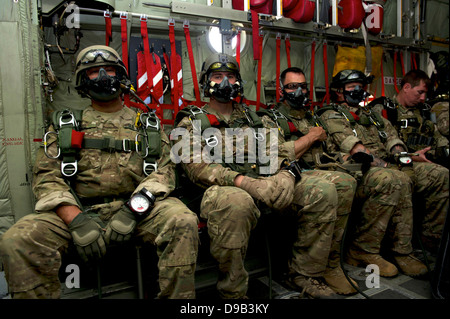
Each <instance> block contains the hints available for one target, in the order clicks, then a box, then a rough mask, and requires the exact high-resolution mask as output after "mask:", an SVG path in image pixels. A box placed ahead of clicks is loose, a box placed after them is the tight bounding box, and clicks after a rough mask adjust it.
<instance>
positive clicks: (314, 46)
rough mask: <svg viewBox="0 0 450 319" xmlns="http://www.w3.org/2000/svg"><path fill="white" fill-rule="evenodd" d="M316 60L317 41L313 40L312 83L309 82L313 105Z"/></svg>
mask: <svg viewBox="0 0 450 319" xmlns="http://www.w3.org/2000/svg"><path fill="white" fill-rule="evenodd" d="M315 60H316V41H313V42H312V44H311V76H310V78H309V79H310V83H309V100H310V101H311V107H312V101H313V99H314V64H315Z"/></svg>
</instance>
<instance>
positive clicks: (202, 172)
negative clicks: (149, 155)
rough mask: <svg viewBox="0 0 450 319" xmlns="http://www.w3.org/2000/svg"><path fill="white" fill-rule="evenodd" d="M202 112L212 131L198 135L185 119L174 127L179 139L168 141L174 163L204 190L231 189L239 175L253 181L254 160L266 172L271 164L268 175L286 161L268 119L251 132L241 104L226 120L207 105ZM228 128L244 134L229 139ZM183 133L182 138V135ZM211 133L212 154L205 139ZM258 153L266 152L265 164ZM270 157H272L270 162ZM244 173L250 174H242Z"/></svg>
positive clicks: (256, 172)
mask: <svg viewBox="0 0 450 319" xmlns="http://www.w3.org/2000/svg"><path fill="white" fill-rule="evenodd" d="M202 110H203V111H204V112H206V113H207V115H208V117H209V118H210V122H211V125H212V127H210V128H208V129H207V130H210V131H208V132H207V130H204V131H203V132H200V127H197V126H195V120H193V119H192V118H190V117H189V116H186V117H184V118H183V119H182V120H181V121H180V122H179V123H178V125H177V130H180V131H179V133H177V134H179V135H178V138H172V137H171V139H174V140H175V144H174V147H173V149H174V150H175V152H176V153H177V154H179V157H178V160H177V161H178V162H181V166H182V168H183V169H184V171H185V172H186V174H187V175H188V178H189V179H190V180H191V181H192V182H193V183H195V184H197V185H198V186H200V187H203V188H206V187H209V186H212V185H220V186H234V179H235V177H236V176H237V175H239V174H246V175H249V176H252V175H253V177H255V175H258V165H254V164H256V163H255V160H260V161H261V162H262V164H261V166H264V167H265V168H266V169H268V166H269V165H271V164H272V166H270V169H268V170H270V173H271V174H275V173H276V172H277V171H278V169H279V168H280V166H281V163H282V162H283V161H284V160H285V159H289V158H288V156H287V153H286V150H285V149H284V148H282V147H280V148H279V146H280V145H282V143H283V142H284V140H283V138H282V136H281V135H280V134H278V129H277V126H276V124H275V123H274V122H273V121H271V120H270V118H268V117H264V118H262V119H261V121H262V126H263V128H261V129H254V130H252V128H251V127H250V126H249V123H248V121H247V118H246V115H245V111H244V107H243V106H242V105H241V104H237V103H235V104H233V111H232V113H231V116H230V118H229V119H227V118H225V117H224V116H223V115H222V114H220V113H218V112H217V111H216V110H214V109H213V108H211V107H210V106H209V105H208V104H206V105H205V106H204V107H203V108H202ZM197 124H198V123H197ZM229 128H232V129H235V130H238V129H242V130H243V131H241V133H243V134H235V135H233V136H232V137H230V134H229V133H226V129H229ZM247 129H250V130H247ZM183 130H184V132H185V133H184V136H182V135H181V134H182V133H183V132H182V131H183ZM227 132H229V131H227ZM237 132H238V131H236V133H237ZM252 132H257V133H258V132H261V134H262V136H260V137H261V138H260V141H258V142H256V141H255V138H254V136H253V133H252ZM210 133H212V134H213V133H215V134H216V136H217V137H218V144H217V147H214V150H212V148H211V147H209V146H208V144H207V139H208V138H210V137H211V135H212V134H210ZM172 134H173V133H172ZM180 136H181V138H180ZM233 141H234V142H233ZM250 141H254V142H255V143H256V144H257V145H261V147H259V148H258V147H257V145H255V144H253V145H250V143H251V142H250ZM250 146H252V147H250ZM255 146H256V147H255ZM183 148H184V150H185V151H183ZM258 149H260V150H261V149H262V150H264V151H266V155H267V158H266V159H265V160H261V157H259V156H260V155H261V154H257V150H258ZM269 150H270V152H269ZM270 155H273V158H271V157H270ZM172 156H173V154H172ZM238 159H240V160H238ZM239 161H241V163H239ZM229 164H236V165H229ZM247 164H248V165H247ZM261 166H260V167H261ZM246 169H249V170H251V171H246V172H244V171H245V170H246ZM268 175H270V174H268Z"/></svg>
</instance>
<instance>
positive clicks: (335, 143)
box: [320, 103, 406, 159]
mask: <svg viewBox="0 0 450 319" xmlns="http://www.w3.org/2000/svg"><path fill="white" fill-rule="evenodd" d="M340 106H341V107H346V108H347V110H349V111H350V112H351V115H352V116H353V118H354V119H355V121H353V120H352V121H350V120H349V119H347V115H345V114H343V113H342V112H339V111H337V109H336V108H333V109H330V110H327V111H325V112H324V113H323V114H321V116H320V118H321V119H322V120H323V121H324V123H325V125H326V126H327V129H328V139H327V147H328V149H329V150H333V151H335V152H338V151H340V152H343V153H350V151H351V150H352V148H353V147H354V146H355V145H356V144H357V143H362V144H364V146H365V147H367V148H368V149H369V150H370V151H371V152H372V154H374V156H376V157H379V158H381V159H387V158H388V157H389V156H390V150H391V149H392V147H393V146H395V145H403V147H405V149H406V146H405V144H404V143H403V142H402V140H401V139H400V138H399V137H398V134H397V131H396V130H395V128H394V127H393V126H392V124H391V123H390V122H389V121H388V120H386V119H385V118H383V117H381V116H380V117H379V119H381V120H382V121H383V123H380V125H381V126H382V128H377V127H376V126H375V125H373V124H372V123H371V122H370V121H364V120H362V119H363V118H364V116H365V115H364V114H363V112H362V111H361V109H360V108H350V107H349V106H348V105H347V104H345V103H342V104H340ZM361 123H364V124H361ZM381 131H382V132H384V133H381ZM380 134H383V135H384V138H382V137H381V136H380Z"/></svg>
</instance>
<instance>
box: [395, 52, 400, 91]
mask: <svg viewBox="0 0 450 319" xmlns="http://www.w3.org/2000/svg"><path fill="white" fill-rule="evenodd" d="M397 54H398V52H397V50H395V51H394V89H395V91H396V92H397V93H398V92H400V91H399V89H398V87H397Z"/></svg>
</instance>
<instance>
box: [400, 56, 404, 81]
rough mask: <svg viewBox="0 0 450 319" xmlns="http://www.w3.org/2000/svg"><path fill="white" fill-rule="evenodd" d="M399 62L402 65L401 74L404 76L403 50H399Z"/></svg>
mask: <svg viewBox="0 0 450 319" xmlns="http://www.w3.org/2000/svg"><path fill="white" fill-rule="evenodd" d="M400 64H401V65H402V74H403V76H405V62H403V52H400Z"/></svg>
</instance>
